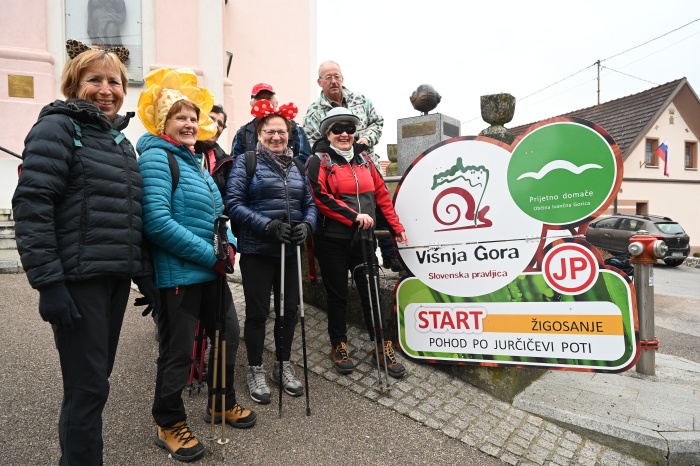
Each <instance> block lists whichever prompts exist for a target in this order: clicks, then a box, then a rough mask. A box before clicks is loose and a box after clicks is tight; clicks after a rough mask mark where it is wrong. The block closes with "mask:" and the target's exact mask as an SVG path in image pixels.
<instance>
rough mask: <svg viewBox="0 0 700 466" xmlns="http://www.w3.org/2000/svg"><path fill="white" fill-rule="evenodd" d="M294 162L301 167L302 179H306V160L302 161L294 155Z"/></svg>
mask: <svg viewBox="0 0 700 466" xmlns="http://www.w3.org/2000/svg"><path fill="white" fill-rule="evenodd" d="M292 162H294V165H296V166H297V168H298V169H299V173H301V177H302V179H304V180H305V179H306V166H305V165H304V162H302V161H301V160H299V159H298V158H296V157H292Z"/></svg>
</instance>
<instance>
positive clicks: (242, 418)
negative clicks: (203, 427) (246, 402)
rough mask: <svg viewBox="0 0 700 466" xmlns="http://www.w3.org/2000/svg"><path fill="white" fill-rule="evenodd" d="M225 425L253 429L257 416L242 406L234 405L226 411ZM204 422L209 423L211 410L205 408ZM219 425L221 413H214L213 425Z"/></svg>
mask: <svg viewBox="0 0 700 466" xmlns="http://www.w3.org/2000/svg"><path fill="white" fill-rule="evenodd" d="M225 416H226V424H228V425H230V426H233V427H237V428H239V429H245V428H247V427H253V425H254V424H255V421H257V420H258V416H257V415H256V414H255V413H254V412H253V411H251V410H249V409H246V408H244V407H243V406H241V405H239V404H238V403H236V404H235V405H234V406H233V408H231V409H227V410H226V414H225ZM204 422H211V408H205V410H204ZM220 423H221V412H220V411H215V412H214V424H220Z"/></svg>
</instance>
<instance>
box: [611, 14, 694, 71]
mask: <svg viewBox="0 0 700 466" xmlns="http://www.w3.org/2000/svg"><path fill="white" fill-rule="evenodd" d="M697 21H700V18H696V19H694V20H692V21H691V22H689V23H686V24H684V25H683V26H681V27H677V28H676V29H674V30H672V31H668V32H667V33H665V34H661V35H660V36H658V37H654V38H653V39H650V40H648V41H646V42H644V43H642V44H639V45H635V46H634V47H632V48H630V49H627V50H625V51H624V52H620V53H616V54H615V55H613V56H611V57H608V58H605V59H604V60H601V62H604V61H605V60H610V59H611V58H615V57H619V56H620V55H622V54H623V53H627V52H629V51H631V50H634V49H637V48H639V47H641V46H643V45H646V44H648V43H650V42H654V41H655V40H657V39H661V38H662V37H664V36H667V35H669V34H671V33H672V32H676V31H678V30H679V29H683V28H684V27H686V26H689V25H691V24H693V23H695V22H697Z"/></svg>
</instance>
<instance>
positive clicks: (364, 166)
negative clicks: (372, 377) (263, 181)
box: [307, 107, 407, 378]
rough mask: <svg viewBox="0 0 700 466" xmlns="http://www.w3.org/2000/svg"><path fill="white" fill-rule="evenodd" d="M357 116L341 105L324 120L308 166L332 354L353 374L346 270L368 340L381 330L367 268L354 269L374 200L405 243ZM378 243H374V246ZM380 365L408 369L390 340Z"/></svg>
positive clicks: (393, 371) (394, 372) (395, 371)
mask: <svg viewBox="0 0 700 466" xmlns="http://www.w3.org/2000/svg"><path fill="white" fill-rule="evenodd" d="M358 123H359V119H358V118H357V117H356V116H355V115H353V114H352V113H351V112H350V110H348V109H347V108H344V107H337V108H334V109H333V110H331V111H330V112H328V114H327V116H326V118H324V119H323V121H321V132H322V133H323V134H324V135H325V136H324V138H323V139H320V140H319V141H318V142H317V143H316V144H315V145H314V150H313V151H312V152H313V153H314V155H313V156H311V157H309V160H308V162H307V172H308V177H309V182H310V183H311V189H312V193H313V196H314V201H315V202H316V206H317V207H318V213H319V218H318V221H317V224H316V231H315V233H314V253H315V255H316V259H318V263H319V265H320V267H321V275H322V276H323V285H324V287H325V289H326V311H327V312H328V336H329V337H330V340H331V347H332V348H331V359H332V360H333V365H334V366H335V369H336V370H337V371H338V372H340V373H341V374H349V373H351V372H352V371H353V368H354V365H353V362H352V360H351V359H350V356H349V353H348V348H347V341H348V336H347V325H346V308H347V294H348V270H350V271H351V272H353V274H352V275H353V279H354V280H355V285H356V286H357V291H358V293H359V294H360V298H361V300H362V310H363V313H364V318H365V325H366V326H367V330H368V332H369V337H370V340H374V337H375V334H378V332H377V330H378V326H377V328H374V327H373V325H372V316H371V307H370V298H369V293H368V290H367V279H366V277H365V274H364V273H361V272H355V270H356V267H357V266H358V265H360V264H362V263H363V262H364V260H363V257H362V250H361V244H360V242H359V241H356V240H355V238H354V237H355V233H356V232H357V230H358V229H372V228H374V224H375V220H376V218H375V205H376V207H378V208H379V209H380V210H381V211H382V213H383V214H384V215H385V216H386V218H387V220H388V222H389V226H390V229H391V230H392V234H393V235H394V237H395V238H396V241H398V242H400V243H405V244H407V239H406V233H405V231H404V227H403V226H402V225H401V223H400V222H399V218H398V216H397V215H396V212H395V211H394V206H393V205H392V203H391V199H390V196H389V191H388V190H387V189H386V185H385V184H384V179H383V178H382V175H381V174H380V173H379V172H378V171H377V169H376V167H375V166H374V164H373V163H372V161H371V159H369V158H368V157H367V156H366V155H365V154H364V152H363V149H366V147H365V146H362V145H358V144H356V143H355V131H356V129H357V124H358ZM375 249H376V248H372V249H371V250H372V251H374V250H375ZM379 351H380V354H379V357H378V358H373V360H375V361H377V360H378V361H379V364H380V366H382V367H383V366H384V365H386V368H387V372H388V373H389V375H391V376H392V377H396V378H398V377H401V376H403V375H404V373H405V372H406V369H405V368H404V366H403V365H402V364H401V363H399V362H398V361H397V360H396V356H395V353H394V349H393V348H392V346H391V341H385V342H384V346H383V348H380V349H379Z"/></svg>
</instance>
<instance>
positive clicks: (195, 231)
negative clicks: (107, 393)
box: [136, 68, 256, 461]
mask: <svg viewBox="0 0 700 466" xmlns="http://www.w3.org/2000/svg"><path fill="white" fill-rule="evenodd" d="M146 85H147V86H148V90H146V91H144V92H143V93H142V94H141V98H140V99H139V117H140V118H141V120H142V122H143V123H144V126H146V128H147V129H148V130H149V133H147V134H145V135H143V136H142V137H141V138H140V139H139V142H138V143H137V145H136V149H137V150H138V152H139V154H140V156H139V160H138V161H139V166H140V168H141V174H142V176H143V184H144V189H143V219H144V231H145V232H146V236H147V238H148V239H149V240H150V242H151V244H152V245H153V259H154V265H155V271H156V285H157V286H158V288H159V289H160V290H161V303H162V306H161V307H162V309H161V311H160V312H159V313H158V315H157V325H158V337H159V354H158V368H157V375H156V389H155V396H154V400H153V407H152V414H153V419H154V420H155V422H156V424H157V426H158V427H157V429H156V437H155V443H156V445H158V446H160V447H162V448H164V449H166V450H168V451H169V452H170V453H171V454H172V456H173V457H174V458H176V459H178V460H180V461H191V460H194V459H197V458H198V457H200V456H201V455H202V454H203V453H204V447H203V445H202V444H201V443H200V442H199V441H198V440H197V439H196V438H195V436H194V435H193V434H192V432H191V431H190V429H189V427H188V425H187V414H186V412H185V406H184V403H183V401H182V390H183V389H184V388H185V385H187V380H188V376H189V369H190V365H191V364H192V345H193V342H194V338H195V337H194V335H195V329H196V328H197V322H198V321H201V323H202V325H203V326H204V328H205V329H206V333H207V335H215V329H216V328H218V327H217V324H216V320H217V319H216V315H217V313H218V312H220V310H221V309H220V308H219V307H218V306H217V296H219V291H220V290H223V303H221V305H222V306H223V311H224V313H225V322H226V327H225V332H226V334H227V335H228V336H229V338H228V343H229V344H228V345H226V359H223V358H222V355H218V356H217V357H218V360H219V361H224V360H225V361H226V365H225V367H226V371H225V372H226V376H225V382H226V385H225V387H226V397H225V398H226V405H225V406H224V407H222V406H221V400H220V399H217V400H216V401H215V406H212V405H211V402H212V398H211V396H212V387H213V386H214V385H213V383H212V382H213V377H212V372H216V371H209V373H208V375H207V385H208V386H209V396H208V397H207V406H206V408H205V409H204V420H205V421H206V422H211V421H212V418H213V422H222V418H223V419H225V422H226V423H227V424H230V425H232V426H233V427H238V428H245V427H251V426H253V424H255V421H256V414H255V413H254V412H252V411H250V410H249V409H245V408H243V407H242V406H240V405H239V404H238V403H237V402H236V394H235V390H234V388H233V386H234V385H233V374H234V369H235V363H236V352H237V350H238V341H239V333H240V328H239V325H238V317H237V315H236V310H235V307H234V304H233V298H232V296H231V291H230V290H229V288H228V286H225V283H226V282H225V280H224V281H223V284H224V286H223V288H221V285H222V280H221V278H223V277H225V275H226V272H227V270H226V263H225V260H223V259H221V260H217V255H216V253H215V251H214V223H215V220H216V219H217V218H218V217H219V216H220V215H221V213H222V210H223V201H222V199H221V194H220V193H219V190H218V188H217V186H216V183H215V182H214V179H213V178H212V177H211V176H210V175H209V172H208V170H206V168H204V165H203V159H202V154H196V153H195V152H194V145H195V142H196V141H197V140H207V139H209V138H211V137H212V136H213V135H215V134H216V123H214V122H213V121H212V120H211V119H210V118H209V116H208V114H209V111H210V110H211V108H212V106H213V103H214V100H213V97H212V96H211V93H209V91H208V90H206V89H203V88H199V87H197V77H196V76H195V75H194V73H193V72H192V71H191V70H171V69H167V68H166V69H162V70H156V71H153V72H151V73H149V75H148V76H147V77H146ZM169 159H170V160H169ZM171 160H174V161H175V163H177V167H178V170H177V171H178V172H179V176H178V178H177V185H175V182H174V178H175V176H174V174H173V171H171V168H170V167H171ZM231 256H233V254H231ZM220 277H221V278H220ZM219 352H220V353H221V352H222V351H221V348H219ZM209 353H210V354H209V366H210V367H213V361H214V357H215V354H214V353H215V351H210V352H209ZM221 378H222V377H221V371H219V372H218V375H217V380H216V385H215V386H216V387H222V384H221V382H222V381H221ZM222 408H223V409H222Z"/></svg>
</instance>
